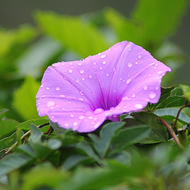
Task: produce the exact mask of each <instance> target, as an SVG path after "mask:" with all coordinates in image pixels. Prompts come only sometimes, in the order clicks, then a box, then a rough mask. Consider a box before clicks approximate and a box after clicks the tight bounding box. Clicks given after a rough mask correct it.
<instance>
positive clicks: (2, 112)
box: [0, 109, 9, 120]
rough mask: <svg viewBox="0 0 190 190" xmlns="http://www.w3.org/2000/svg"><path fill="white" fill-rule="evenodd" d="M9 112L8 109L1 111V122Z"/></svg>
mask: <svg viewBox="0 0 190 190" xmlns="http://www.w3.org/2000/svg"><path fill="white" fill-rule="evenodd" d="M8 111H9V110H8V109H1V110H0V120H2V119H3V117H4V116H5V114H6V112H8Z"/></svg>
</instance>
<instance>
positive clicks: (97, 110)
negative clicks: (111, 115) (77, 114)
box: [94, 108, 104, 115]
mask: <svg viewBox="0 0 190 190" xmlns="http://www.w3.org/2000/svg"><path fill="white" fill-rule="evenodd" d="M103 111H104V110H103V109H102V108H97V109H96V110H95V111H94V114H95V115H97V114H100V113H102V112H103Z"/></svg>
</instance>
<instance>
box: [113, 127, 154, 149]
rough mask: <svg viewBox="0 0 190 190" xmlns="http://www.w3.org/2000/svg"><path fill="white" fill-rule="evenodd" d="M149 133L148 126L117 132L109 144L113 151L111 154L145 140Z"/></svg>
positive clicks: (128, 128)
mask: <svg viewBox="0 0 190 190" xmlns="http://www.w3.org/2000/svg"><path fill="white" fill-rule="evenodd" d="M150 132H151V129H150V127H149V126H148V125H137V126H133V127H127V128H125V129H122V130H120V131H118V132H117V133H116V135H115V136H114V138H113V140H112V142H111V145H112V147H113V149H115V150H113V152H119V151H121V150H123V149H125V148H126V147H127V146H129V145H132V144H135V143H139V142H140V141H142V140H143V139H145V138H147V137H148V136H149V134H150Z"/></svg>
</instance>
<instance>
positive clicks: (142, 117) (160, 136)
mask: <svg viewBox="0 0 190 190" xmlns="http://www.w3.org/2000/svg"><path fill="white" fill-rule="evenodd" d="M131 116H133V117H134V119H135V120H136V121H138V122H140V123H142V124H145V125H148V126H149V127H150V128H151V132H150V135H149V137H148V138H146V139H144V140H143V141H141V143H158V142H165V141H167V140H168V133H167V129H166V127H165V126H164V125H163V124H161V123H160V122H159V119H158V116H156V115H155V114H153V113H148V112H133V113H132V114H131ZM126 122H127V120H126Z"/></svg>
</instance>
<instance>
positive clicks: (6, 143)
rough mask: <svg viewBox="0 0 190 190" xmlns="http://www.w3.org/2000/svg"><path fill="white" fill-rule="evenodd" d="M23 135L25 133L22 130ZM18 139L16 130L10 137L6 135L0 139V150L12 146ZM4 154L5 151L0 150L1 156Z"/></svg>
mask: <svg viewBox="0 0 190 190" xmlns="http://www.w3.org/2000/svg"><path fill="white" fill-rule="evenodd" d="M21 135H23V132H21ZM16 141H17V138H16V132H15V133H13V134H12V135H11V136H9V137H5V138H3V139H1V140H0V150H3V149H5V148H10V147H11V146H12V145H13V144H14V143H15V142H16ZM2 155H3V152H0V156H2Z"/></svg>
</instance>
